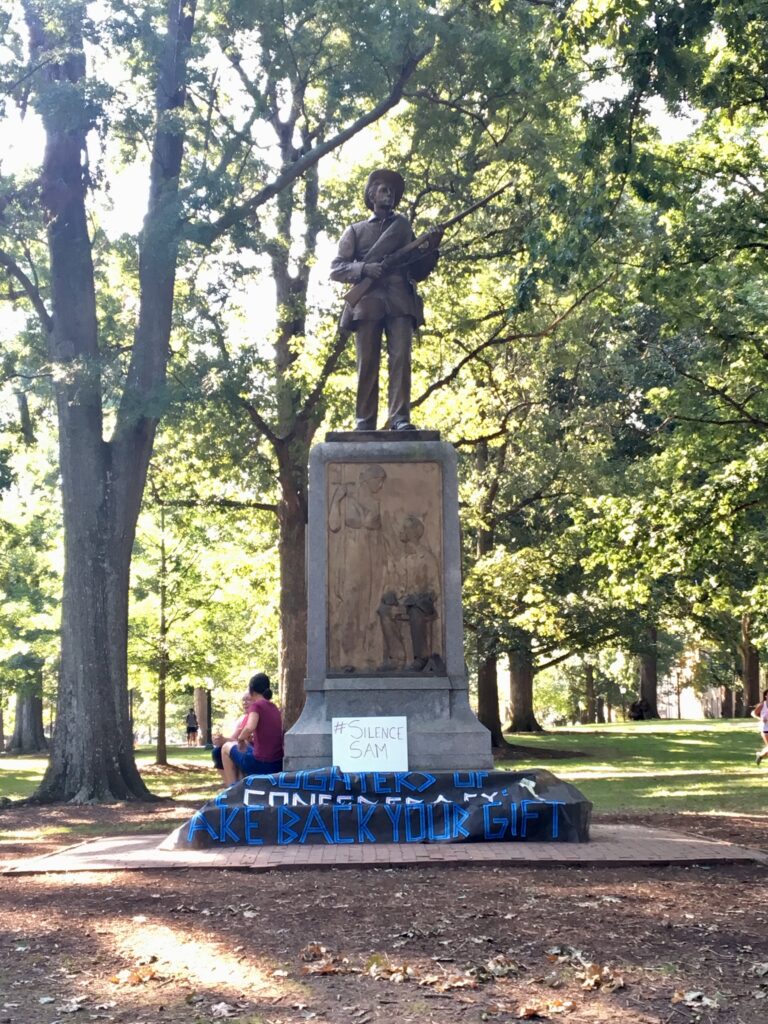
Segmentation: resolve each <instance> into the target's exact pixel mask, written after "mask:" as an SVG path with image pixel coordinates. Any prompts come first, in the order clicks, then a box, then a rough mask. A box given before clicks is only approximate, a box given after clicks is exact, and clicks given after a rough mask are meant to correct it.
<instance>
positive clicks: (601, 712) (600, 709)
mask: <svg viewBox="0 0 768 1024" xmlns="http://www.w3.org/2000/svg"><path fill="white" fill-rule="evenodd" d="M607 709H608V713H609V714H610V709H611V705H610V704H608V705H607ZM605 714H606V703H605V697H598V698H597V714H596V716H595V721H596V722H597V723H598V725H605Z"/></svg>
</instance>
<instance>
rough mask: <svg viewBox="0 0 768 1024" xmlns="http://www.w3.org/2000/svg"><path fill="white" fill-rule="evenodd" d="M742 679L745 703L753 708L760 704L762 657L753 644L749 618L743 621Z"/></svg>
mask: <svg viewBox="0 0 768 1024" xmlns="http://www.w3.org/2000/svg"><path fill="white" fill-rule="evenodd" d="M739 650H740V653H741V678H742V683H743V686H744V703H745V704H746V706H747V708H750V709H751V708H753V707H754V706H755V704H758V703H759V702H760V655H759V654H758V653H757V648H756V647H755V645H754V644H753V643H752V633H751V628H750V621H749V616H748V615H744V616H742V619H741V644H740V647H739Z"/></svg>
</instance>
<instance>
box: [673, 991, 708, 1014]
mask: <svg viewBox="0 0 768 1024" xmlns="http://www.w3.org/2000/svg"><path fill="white" fill-rule="evenodd" d="M672 1002H673V1003H675V1004H676V1003H683V1004H684V1005H685V1006H688V1007H690V1009H692V1010H698V1009H701V1008H702V1007H704V1008H708V1009H712V1010H716V1009H717V1008H718V1004H717V1003H716V1002H715V1000H714V999H710V998H709V996H705V995H704V993H703V992H698V991H696V990H691V991H689V992H681V991H680V990H679V989H678V990H676V991H675V992H674V993H673V995H672Z"/></svg>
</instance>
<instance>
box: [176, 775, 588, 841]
mask: <svg viewBox="0 0 768 1024" xmlns="http://www.w3.org/2000/svg"><path fill="white" fill-rule="evenodd" d="M591 811H592V804H591V803H590V802H589V801H588V800H587V799H586V798H585V797H584V796H583V795H582V794H581V793H580V792H579V790H578V789H576V787H575V786H572V785H571V784H570V783H567V782H562V781H561V780H560V779H558V778H557V777H556V776H555V775H553V774H552V773H551V772H548V771H544V770H543V769H531V770H529V771H519V772H503V771H492V772H485V771H455V772H418V771H410V772H365V773H361V774H352V773H347V772H342V771H340V770H339V769H338V768H319V769H316V770H314V771H301V772H279V773H277V774H275V775H251V776H248V778H245V779H242V780H241V781H240V782H236V783H234V785H232V786H230V787H229V788H228V789H225V790H223V792H221V793H219V794H218V796H216V797H215V798H214V799H213V800H211V801H210V802H209V803H207V804H205V805H204V806H203V807H202V808H201V810H199V811H197V812H196V813H195V814H194V815H193V816H192V818H191V819H190V820H189V822H187V823H186V824H184V825H182V826H181V827H180V828H178V829H177V830H176V831H175V832H174V833H172V835H171V836H169V837H168V839H166V840H165V842H164V843H163V847H164V848H166V849H167V848H170V849H211V848H213V847H221V846H292V845H298V846H304V845H308V844H315V845H316V844H321V845H325V846H335V845H349V844H358V845H361V844H366V843H490V842H554V843H581V842H586V841H587V840H588V839H589V820H590V815H591Z"/></svg>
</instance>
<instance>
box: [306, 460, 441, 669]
mask: <svg viewBox="0 0 768 1024" xmlns="http://www.w3.org/2000/svg"><path fill="white" fill-rule="evenodd" d="M326 479H327V515H328V519H327V522H328V531H327V538H328V540H327V543H328V617H327V622H328V637H327V641H328V642H327V650H328V671H329V672H330V673H345V674H353V675H369V674H371V673H374V672H375V673H379V672H391V673H407V674H409V675H410V674H414V673H430V674H438V675H443V674H445V666H444V663H443V656H444V650H445V643H444V624H443V620H444V616H443V607H444V604H443V552H442V537H443V524H442V473H441V467H440V465H439V463H436V462H421V463H413V462H380V463H379V462H377V463H373V462H371V463H360V462H354V463H342V462H332V463H329V464H328V467H327V477H326Z"/></svg>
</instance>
